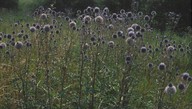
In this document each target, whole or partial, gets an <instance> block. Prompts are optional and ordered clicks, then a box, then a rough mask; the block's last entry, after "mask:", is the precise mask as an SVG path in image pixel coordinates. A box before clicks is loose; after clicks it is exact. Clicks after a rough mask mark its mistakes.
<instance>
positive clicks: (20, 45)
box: [15, 41, 23, 49]
mask: <svg viewBox="0 0 192 109" xmlns="http://www.w3.org/2000/svg"><path fill="white" fill-rule="evenodd" d="M22 47H23V42H21V41H17V42H16V43H15V48H17V49H21V48H22Z"/></svg>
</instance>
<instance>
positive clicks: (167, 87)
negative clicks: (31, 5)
mask: <svg viewBox="0 0 192 109" xmlns="http://www.w3.org/2000/svg"><path fill="white" fill-rule="evenodd" d="M133 7H134V6H133ZM68 15H71V14H70V13H64V12H57V11H55V10H53V9H51V8H44V7H39V8H37V9H36V10H35V11H34V13H33V14H32V15H31V18H28V19H27V18H25V19H24V20H19V21H15V22H14V23H11V22H7V21H6V19H3V20H2V21H1V22H0V25H1V27H0V30H1V32H0V96H1V99H0V108H13V109H14V108H26V109H28V108H46V109H47V108H48V109H52V108H60V109H71V108H79V109H86V108H89V109H96V108H99V109H103V108H115V109H127V108H131V109H132V108H138V109H141V108H142V109H143V108H147V109H154V108H157V109H162V108H169V109H171V108H173V109H187V108H190V107H191V105H192V104H191V100H192V99H191V95H190V93H191V91H192V90H191V88H190V87H191V85H190V83H191V80H192V77H191V75H190V73H191V64H190V55H191V48H190V40H189V39H190V38H191V36H190V34H186V35H185V36H183V37H179V36H178V35H176V34H174V33H172V32H165V33H160V32H158V31H157V30H155V27H152V25H153V23H154V22H153V21H154V19H155V18H156V16H157V15H158V13H156V11H151V13H149V14H145V13H143V12H141V11H125V10H124V9H121V10H120V11H117V12H116V13H112V12H111V11H110V9H109V8H108V7H105V8H103V9H101V8H99V7H90V6H89V7H87V8H86V9H84V10H78V11H77V12H75V15H76V17H74V16H73V17H70V16H68ZM2 27H3V28H2ZM169 27H170V28H171V27H172V25H169ZM173 28H174V27H173Z"/></svg>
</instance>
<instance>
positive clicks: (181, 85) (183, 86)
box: [177, 83, 185, 91]
mask: <svg viewBox="0 0 192 109" xmlns="http://www.w3.org/2000/svg"><path fill="white" fill-rule="evenodd" d="M177 87H178V89H179V90H181V91H183V90H185V84H183V83H179V84H178V86H177Z"/></svg>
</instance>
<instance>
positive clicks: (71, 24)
mask: <svg viewBox="0 0 192 109" xmlns="http://www.w3.org/2000/svg"><path fill="white" fill-rule="evenodd" d="M76 25H77V24H76V23H75V22H74V21H71V22H70V23H69V27H70V28H73V27H76Z"/></svg>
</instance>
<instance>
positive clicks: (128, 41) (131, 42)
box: [125, 37, 135, 45]
mask: <svg viewBox="0 0 192 109" xmlns="http://www.w3.org/2000/svg"><path fill="white" fill-rule="evenodd" d="M125 42H126V43H127V44H129V45H133V44H134V42H135V41H134V39H132V38H131V37H128V38H127V39H126V40H125Z"/></svg>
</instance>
